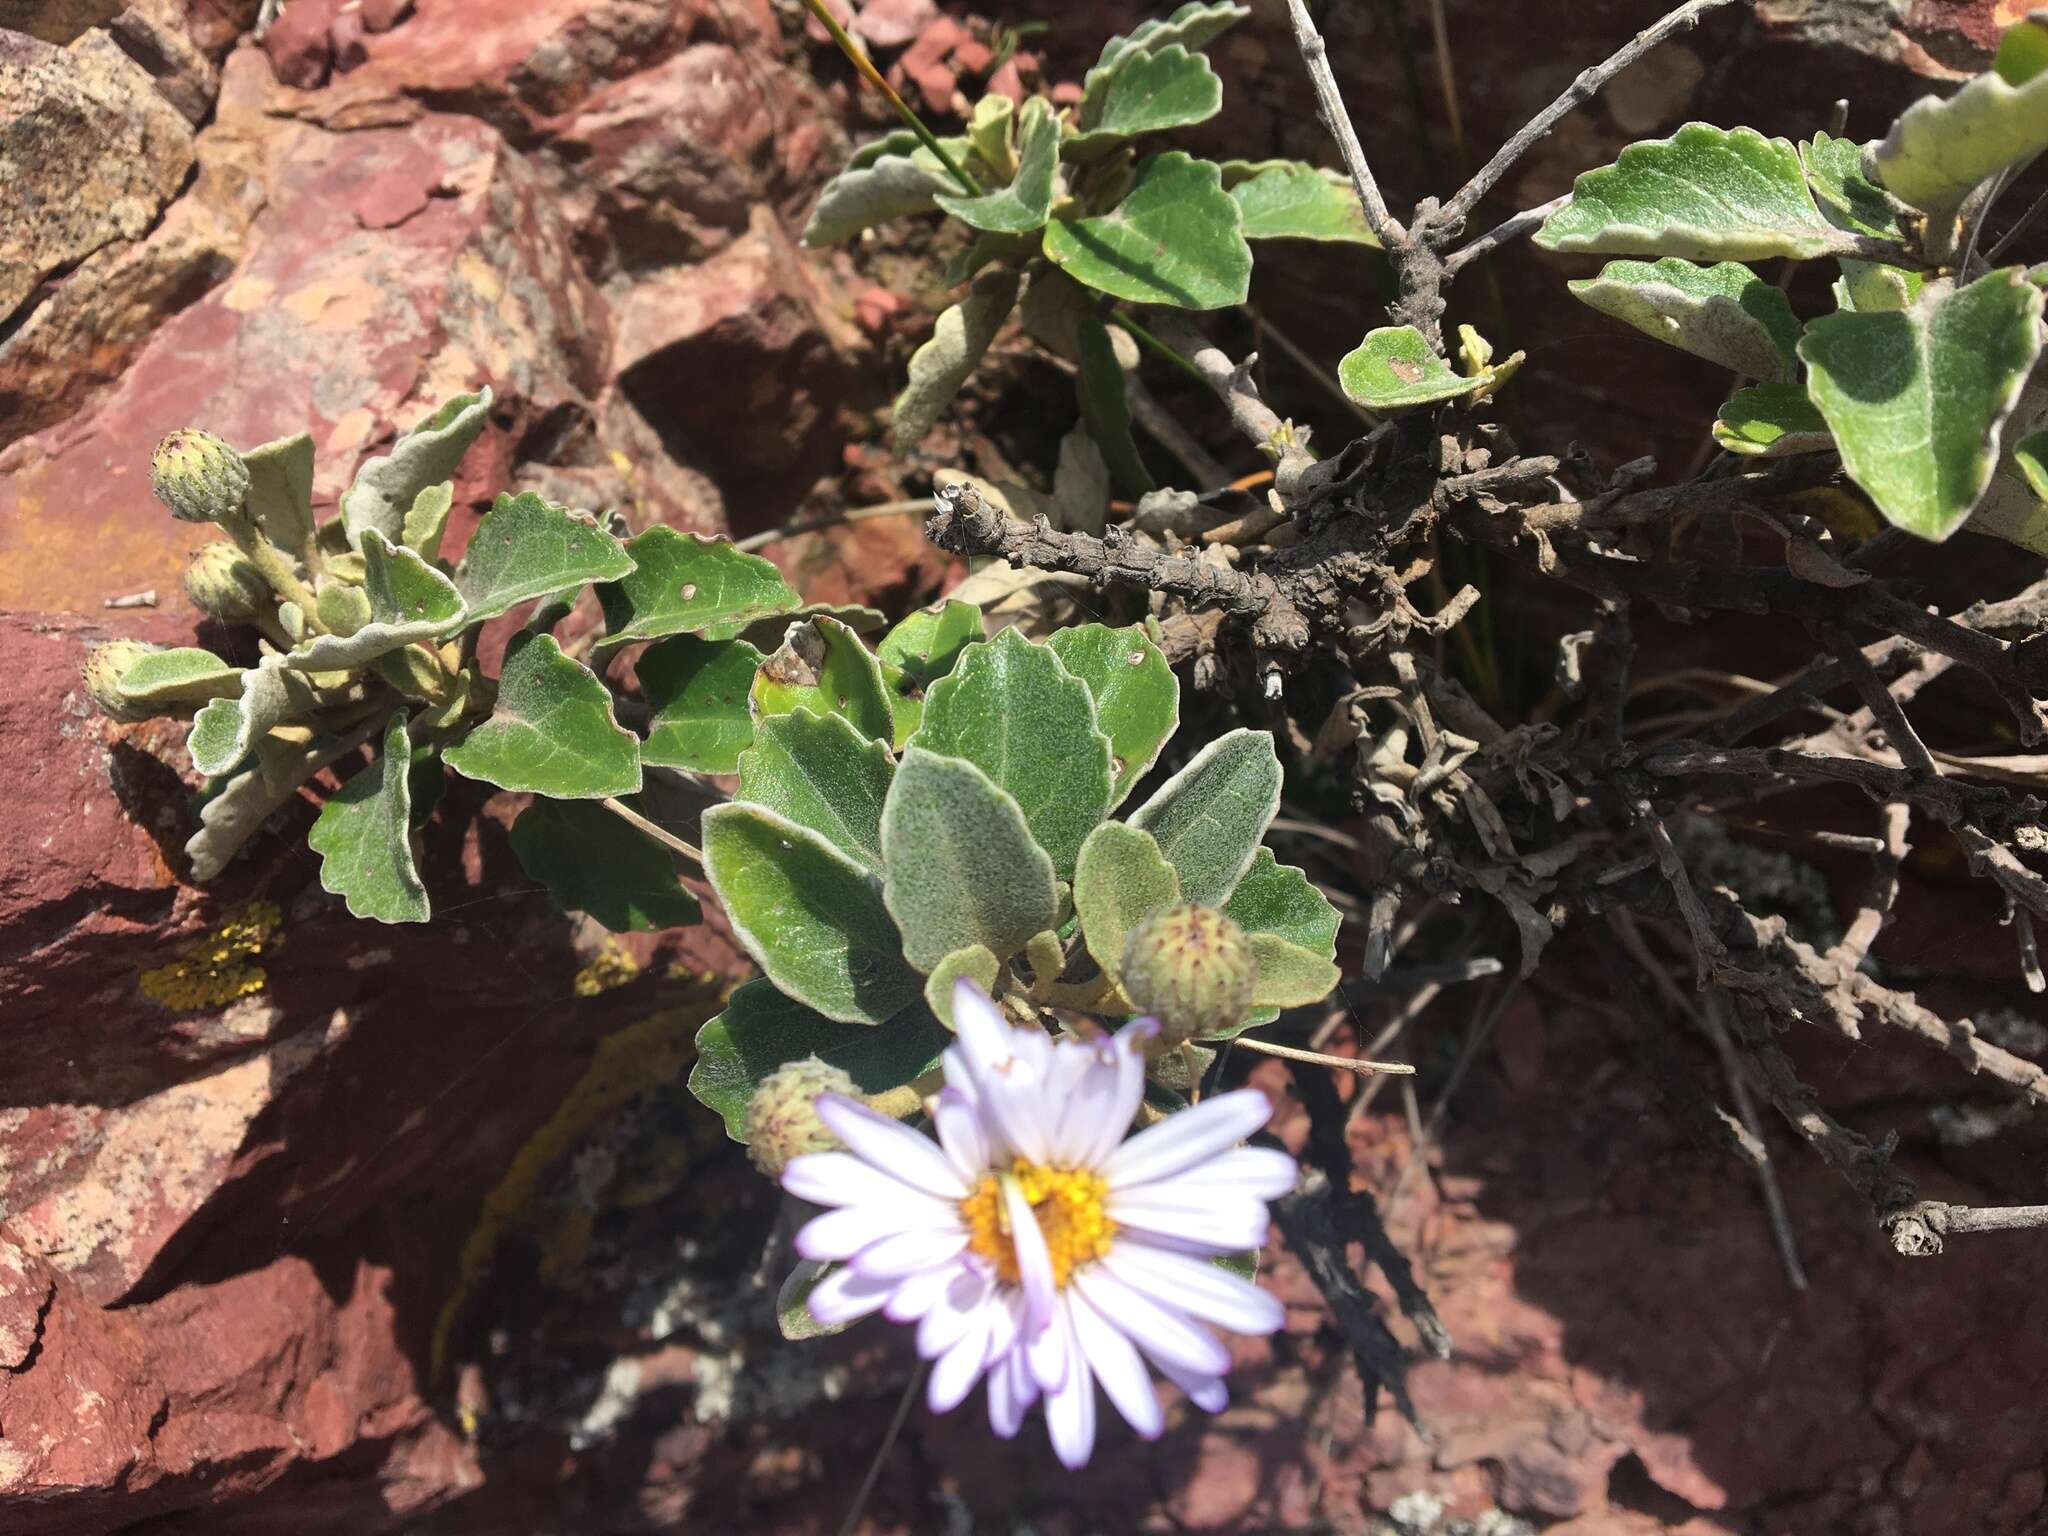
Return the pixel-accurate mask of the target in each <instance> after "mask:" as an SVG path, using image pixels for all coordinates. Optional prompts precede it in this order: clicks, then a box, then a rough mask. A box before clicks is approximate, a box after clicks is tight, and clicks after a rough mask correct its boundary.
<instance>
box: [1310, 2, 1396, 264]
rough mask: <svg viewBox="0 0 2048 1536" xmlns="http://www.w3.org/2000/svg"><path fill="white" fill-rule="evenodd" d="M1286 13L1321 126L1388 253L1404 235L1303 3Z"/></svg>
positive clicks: (1326, 52)
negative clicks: (1333, 143)
mask: <svg viewBox="0 0 2048 1536" xmlns="http://www.w3.org/2000/svg"><path fill="white" fill-rule="evenodd" d="M1287 12H1288V15H1289V16H1290V17H1291V18H1292V20H1293V22H1294V42H1295V46H1296V47H1297V48H1299V49H1300V50H1301V58H1302V62H1303V63H1304V64H1306V65H1307V66H1308V77H1309V80H1310V82H1311V83H1312V84H1313V85H1314V86H1315V92H1316V110H1317V111H1319V112H1321V113H1322V117H1323V126H1324V127H1325V128H1327V129H1329V130H1330V137H1331V138H1333V139H1335V140H1336V141H1337V148H1338V149H1340V150H1341V151H1343V154H1344V166H1345V169H1347V170H1348V171H1350V173H1351V185H1352V186H1353V188H1355V189H1356V190H1357V192H1358V201H1359V203H1360V205H1361V206H1362V207H1363V208H1364V209H1365V221H1366V223H1368V224H1370V225H1371V226H1372V232H1373V233H1374V234H1375V235H1377V236H1378V237H1379V242H1380V244H1381V245H1382V246H1384V247H1386V249H1388V250H1390V251H1391V250H1392V249H1394V247H1395V246H1397V245H1398V244H1400V243H1401V241H1402V239H1403V238H1405V236H1406V235H1407V231H1406V230H1404V229H1403V228H1402V227H1401V224H1400V221H1399V220H1397V219H1396V218H1395V217H1394V216H1393V215H1392V214H1391V213H1389V212H1387V200H1386V199H1385V198H1384V197H1382V196H1380V184H1379V183H1378V182H1377V181H1375V180H1374V179H1373V174H1372V167H1371V166H1370V165H1368V164H1366V160H1365V151H1364V150H1363V149H1361V148H1360V147H1359V144H1358V131H1357V130H1356V129H1355V128H1353V127H1352V126H1351V114H1350V113H1348V112H1346V111H1345V110H1344V98H1343V97H1342V96H1340V95H1339V94H1338V93H1337V80H1336V77H1335V76H1334V75H1332V74H1331V73H1330V60H1329V54H1328V50H1327V49H1326V48H1324V46H1323V37H1322V34H1321V33H1320V32H1318V31H1316V24H1315V19H1314V18H1313V17H1311V16H1310V15H1309V13H1308V6H1307V5H1306V4H1305V3H1304V0H1288V3H1287Z"/></svg>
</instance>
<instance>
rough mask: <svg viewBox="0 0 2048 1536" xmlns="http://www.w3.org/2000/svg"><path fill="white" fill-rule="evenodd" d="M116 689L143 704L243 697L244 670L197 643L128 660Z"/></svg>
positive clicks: (198, 701) (180, 702) (200, 702)
mask: <svg viewBox="0 0 2048 1536" xmlns="http://www.w3.org/2000/svg"><path fill="white" fill-rule="evenodd" d="M114 689H115V691H116V692H118V693H119V694H120V695H121V697H122V698H124V699H134V700H136V701H137V702H138V703H142V704H203V703H205V702H206V701H207V700H208V699H232V698H238V697H240V696H241V692H242V669H241V668H240V667H232V666H229V665H228V664H227V663H226V662H224V661H222V660H221V659H220V658H219V657H218V656H216V655H214V654H213V652H211V651H202V650H200V649H198V648H197V647H196V646H178V647H177V648H175V649H173V650H168V651H145V652H143V653H142V654H141V655H140V656H138V657H136V658H135V659H134V660H133V661H131V662H129V663H128V666H127V668H126V669H125V670H124V671H123V672H122V673H121V675H120V677H119V678H117V679H116V680H115V682H114Z"/></svg>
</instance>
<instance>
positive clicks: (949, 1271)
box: [882, 1261, 969, 1323]
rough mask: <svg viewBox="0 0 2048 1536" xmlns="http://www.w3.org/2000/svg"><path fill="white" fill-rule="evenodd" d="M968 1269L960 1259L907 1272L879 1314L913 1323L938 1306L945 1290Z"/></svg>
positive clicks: (894, 1319)
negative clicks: (912, 1273)
mask: <svg viewBox="0 0 2048 1536" xmlns="http://www.w3.org/2000/svg"><path fill="white" fill-rule="evenodd" d="M968 1273H969V1270H968V1266H967V1263H966V1262H965V1261H961V1262H957V1263H952V1264H941V1265H939V1266H938V1267H937V1268H936V1269H927V1270H925V1271H923V1272H922V1273H920V1274H915V1275H909V1276H906V1277H905V1278H904V1279H903V1281H902V1282H901V1283H900V1284H898V1285H897V1287H896V1294H895V1295H893V1296H891V1297H890V1298H889V1304H888V1305H887V1306H886V1307H884V1308H883V1309H882V1315H883V1316H885V1317H887V1318H888V1319H889V1321H890V1322H892V1323H914V1322H916V1321H917V1320H918V1319H919V1318H921V1317H923V1316H924V1315H925V1313H927V1312H929V1311H931V1309H932V1308H933V1307H935V1306H937V1305H938V1304H939V1301H940V1300H941V1298H943V1297H944V1296H945V1294H946V1292H947V1291H948V1290H949V1289H951V1288H952V1286H953V1285H954V1284H955V1283H956V1282H957V1281H959V1280H960V1278H961V1277H962V1276H964V1275H966V1274H968Z"/></svg>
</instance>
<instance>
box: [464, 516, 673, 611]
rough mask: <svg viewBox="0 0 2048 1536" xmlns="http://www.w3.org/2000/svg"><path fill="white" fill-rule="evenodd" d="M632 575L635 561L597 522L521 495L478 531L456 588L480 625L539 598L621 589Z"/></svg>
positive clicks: (465, 553)
mask: <svg viewBox="0 0 2048 1536" xmlns="http://www.w3.org/2000/svg"><path fill="white" fill-rule="evenodd" d="M436 542H437V543H438V542H439V540H438V536H437V538H436ZM632 570H633V557H632V556H631V555H629V554H627V553H626V548H625V546H624V545H623V544H621V543H620V542H619V541H618V540H617V539H615V538H613V537H612V536H611V535H610V534H608V533H606V532H605V531H604V529H603V528H601V527H599V526H598V523H597V520H596V519H595V518H591V517H579V516H577V515H576V514H575V513H573V512H570V511H569V510H568V509H567V508H564V507H558V506H556V505H555V504H554V503H553V502H551V501H547V500H544V499H543V498H542V497H539V496H537V495H535V494H534V493H533V492H532V491H522V492H520V493H519V494H518V495H517V496H500V497H499V498H498V500H497V502H496V503H495V504H494V505H493V506H492V508H491V510H490V511H488V512H486V513H485V514H484V519H483V521H482V522H480V523H478V524H477V525H476V531H475V532H474V533H472V534H471V535H470V536H469V548H468V549H467V550H466V551H465V552H464V553H463V556H462V564H461V566H460V567H459V568H458V569H457V570H456V572H455V586H456V589H457V590H458V591H460V592H461V593H462V596H463V598H464V600H465V601H467V602H468V604H469V618H468V622H469V623H471V624H476V623H481V622H482V621H483V620H485V619H495V618H496V617H497V616H498V615H499V614H501V613H507V612H509V611H511V610H512V609H513V608H515V607H517V606H518V605H519V604H521V603H523V602H526V601H528V600H530V599H532V598H537V597H553V596H555V595H556V594H558V593H562V592H572V591H574V590H576V589H577V588H579V587H581V586H583V585H585V584H586V583H589V582H594V581H617V580H618V579H619V578H620V577H622V576H626V575H628V574H630V573H631V572H632Z"/></svg>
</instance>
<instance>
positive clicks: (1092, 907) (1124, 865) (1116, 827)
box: [1074, 821, 1180, 981]
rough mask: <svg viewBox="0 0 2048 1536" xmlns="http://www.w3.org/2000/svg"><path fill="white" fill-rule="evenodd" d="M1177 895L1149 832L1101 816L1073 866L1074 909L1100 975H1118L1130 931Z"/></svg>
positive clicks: (1177, 888) (1177, 879) (1177, 886)
mask: <svg viewBox="0 0 2048 1536" xmlns="http://www.w3.org/2000/svg"><path fill="white" fill-rule="evenodd" d="M1179 900H1180V876H1179V875H1177V874H1175V873H1174V871H1173V866H1172V865H1171V864H1169V863H1167V862H1166V855H1165V854H1163V853H1161V852H1160V851H1159V844H1158V843H1157V842H1155V841H1154V840H1153V837H1152V834H1151V833H1149V832H1144V831H1140V830H1139V829H1138V828H1137V827H1133V826H1128V825H1126V824H1125V823H1123V822H1120V821H1105V822H1104V823H1103V824H1102V825H1101V826H1099V827H1097V828H1096V829H1095V830H1094V831H1093V832H1090V833H1089V834H1088V841H1087V842H1085V843H1083V844H1082V845H1081V857H1080V859H1079V860H1078V861H1077V863H1076V864H1075V866H1074V910H1075V912H1077V913H1079V914H1080V918H1081V936H1082V938H1083V939H1084V940H1085V941H1086V943H1087V945H1088V953H1089V954H1091V955H1093V956H1094V957H1095V963H1096V964H1097V965H1099V966H1101V967H1102V974H1103V975H1105V976H1107V977H1109V979H1110V980H1112V981H1115V980H1117V979H1118V978H1119V977H1120V976H1121V974H1122V966H1123V959H1124V945H1125V944H1126V943H1127V942H1128V941H1129V939H1130V936H1131V933H1132V931H1133V930H1134V929H1135V928H1136V927H1137V926H1138V925H1139V924H1140V923H1142V922H1143V921H1144V920H1145V919H1146V918H1148V917H1150V916H1151V915H1152V914H1153V913H1154V912H1157V911H1158V910H1159V909H1160V908H1161V907H1166V906H1171V905H1172V904H1173V903H1175V902H1177V901H1179Z"/></svg>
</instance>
